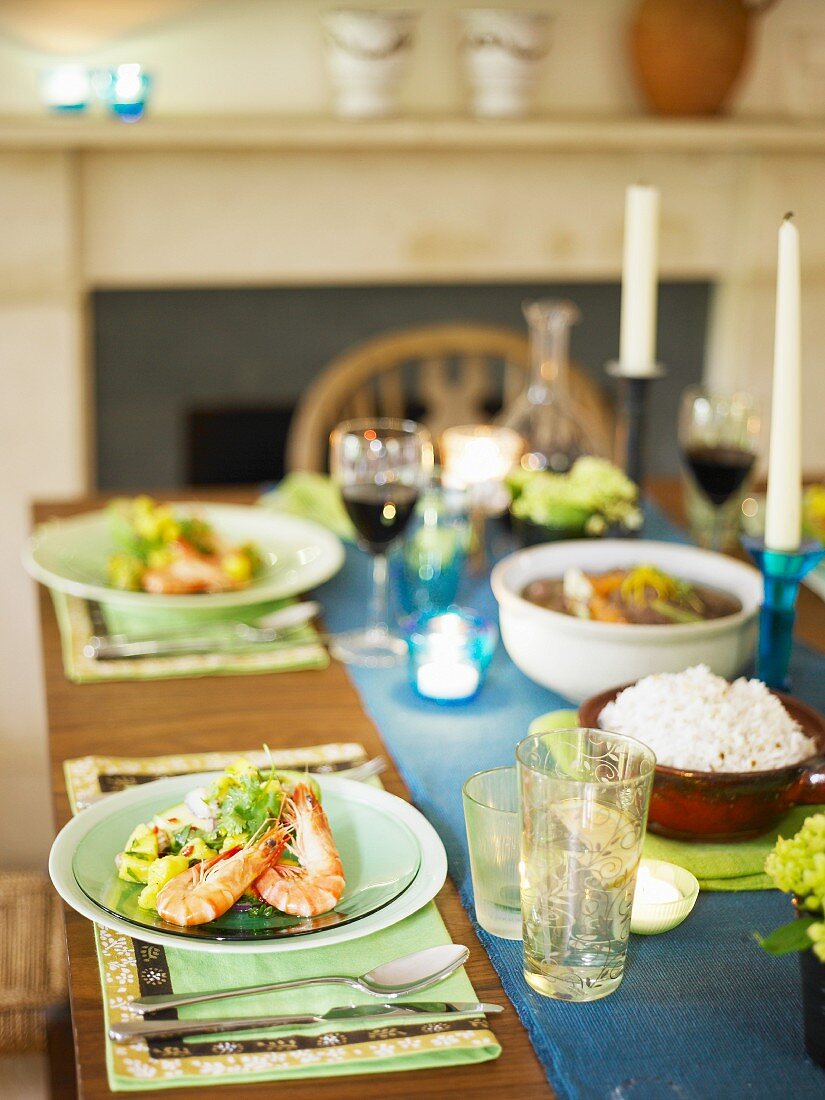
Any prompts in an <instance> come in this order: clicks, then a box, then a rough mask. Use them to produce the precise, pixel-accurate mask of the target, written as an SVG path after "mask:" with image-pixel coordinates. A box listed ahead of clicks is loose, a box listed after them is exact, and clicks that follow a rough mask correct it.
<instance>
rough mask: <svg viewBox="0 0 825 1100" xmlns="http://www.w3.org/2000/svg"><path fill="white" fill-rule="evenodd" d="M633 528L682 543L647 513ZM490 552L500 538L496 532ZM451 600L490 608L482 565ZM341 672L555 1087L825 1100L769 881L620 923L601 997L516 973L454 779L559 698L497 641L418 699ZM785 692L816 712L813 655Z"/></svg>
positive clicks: (504, 760) (786, 906)
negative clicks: (776, 952) (769, 948)
mask: <svg viewBox="0 0 825 1100" xmlns="http://www.w3.org/2000/svg"><path fill="white" fill-rule="evenodd" d="M645 536H646V537H648V538H661V539H666V540H668V541H686V540H685V539H684V538H683V536H682V535H681V534H680V533H679V532H678V531H677V530H676V529H675V528H673V527H672V526H671V525H670V524H669V523H668V522H667V521H666V520H665V519H664V518H663V517H662V516H661V514H659V513H658V512H656V511H653V510H650V511H649V513H648V517H647V523H646V526H645ZM493 542H494V544H495V543H496V542H497V545H494V547H493V549H494V553H495V554H496V555H497V556H498V555H500V554H501V553H504V552H507V550H509V549H512V545H511V544H509V543H508V542H507V540H506V538H505V536H503V535H499V536H495V537H494V540H493ZM369 576H370V571H369V560H368V559H367V557H366V555H364V554H362V553H361V552H360V551H358V550H355V549H353V548H352V547H350V548H348V551H347V560H346V563H345V566H344V569H343V572H342V573H341V574H339V575H338V577H336V578H335V579H334V580H332V581H330V582H329V583H328V584H326V585H325V586H323V588H321V589H320V590H319V597H320V599H321V600H322V601H323V604H324V607H325V615H326V620H327V624H328V626H329V628H330V629H331V630H333V631H337V630H343V629H349V628H351V627H353V626H355V625H357V624H358V623H359V622H362V621H363V617H364V609H365V607H366V599H367V593H368V591H369ZM459 602H460V603H462V604H464V605H465V606H470V607H473V608H475V610H477V611H480V612H481V613H482V614H485V615H488V616H490V617H492V618H496V619H497V613H496V604H495V600H494V598H493V595H492V592H491V590H490V586H489V582H488V580H487V579H486V578H482V579H475V580H473V579H472V578H465V582H464V583H463V585H462V590H461V591H460V593H459ZM349 672H350V674H351V677H352V679H353V681H354V683H355V686H356V687H357V689H358V691H359V693H360V695H361V698H362V700H363V703H364V707H365V709H366V711H367V713H368V714H369V715H370V716H371V718H372V719H373V721H374V722H375V724H376V725H377V727H378V729H379V730H380V731H381V736H382V737H383V739H384V741H385V743H386V745H387V748H388V749H389V750H390V752H391V753H392V755H393V757H394V759H395V761H396V763H397V765H398V767H399V770H400V772H401V774H402V775H403V777H404V780H405V782H406V783H407V786H408V787H409V789H410V793H411V794H412V797H413V799H414V801H415V803H416V805H417V806H418V807H419V809H421V811H422V812H423V813H424V814H425V815H426V816H427V817H428V818H429V820H430V821H431V822H432V824H433V825H434V827H435V828H436V830H437V831H438V833H439V835H440V836H441V838H442V840H443V842H444V845H445V847H446V849H447V855H448V859H449V868H450V876H451V878H452V879H453V881H454V882H455V884H456V886H457V887H458V890H459V893H460V896H461V900H462V903H463V904H464V906H465V907H466V909H467V911H468V913H469V915H470V918H471V920H472V921H473V923H474V925H475V927H476V931H477V932H478V935H479V937H480V939H481V941H482V943H483V944H484V946H485V948H486V949H487V952H488V954H489V956H490V959H491V961H492V963H493V966H494V967H495V969H496V971H497V972H498V974H499V976H500V978H501V981H502V984H503V986H504V989H505V992H506V993H507V995H508V997H509V998H510V1000H511V1001H512V1002H513V1004H514V1005H515V1008H516V1010H517V1012H518V1014H519V1017H520V1018H521V1020H522V1023H523V1024H524V1026H525V1028H526V1029H527V1031H528V1034H529V1036H530V1039H531V1041H532V1043H533V1046H534V1048H535V1050H536V1053H537V1055H538V1057H539V1059H540V1060H541V1062H542V1064H543V1066H544V1068H545V1070H546V1072H547V1076H548V1079H549V1081H550V1083H551V1085H552V1087H553V1089H554V1090H555V1092H556V1093H557V1094H558V1095H559V1096H560V1097H562V1098H564V1100H658V1098H660V1097H662V1098H664V1097H672V1098H673V1100H703V1098H708V1100H711V1098H716V1097H720V1096H729V1097H731V1100H738V1098H739V1097H742V1096H747V1097H753V1098H764V1100H777V1098H778V1097H785V1096H789V1097H790V1096H793V1097H794V1098H795V1100H807V1098H808V1097H810V1098H812V1100H813V1098H814V1097H816V1098H818V1100H822V1098H823V1097H825V1072H823V1071H822V1070H820V1069H818V1068H817V1067H816V1066H815V1065H814V1064H813V1063H812V1062H811V1061H810V1060H809V1059H808V1058H807V1057H806V1056H805V1053H804V1047H803V1039H802V1012H801V987H800V977H799V962H798V959H797V958H796V956H793V955H791V956H786V957H784V958H779V959H775V958H771V957H769V956H767V955H766V954H765V953H764V952H762V951H761V949H760V948H759V947H758V945H757V944H756V942H755V941H754V939H753V935H752V933H753V932H754V931H759V932H761V933H765V932H768V931H769V930H770V929H772V928H774V927H775V926H776V925H778V924H782V923H784V922H785V921H787V920H789V919H790V918H791V916H792V911H791V906H790V902H789V899H788V897H787V896H786V895H784V894H780V893H778V892H774V891H761V892H743V893H715V894H710V893H705V892H703V893H701V894H700V896H699V899H698V901H697V904H696V908H695V910H694V912H693V914H692V915H691V917H690V918H689V919H688V920H687V921H686V922H685V923H684V924H683V925H682V926H681V927H680V928H679V930H678V932H674V933H671V934H666V935H662V936H648V937H642V936H631V939H630V947H629V951H628V966H627V971H626V975H625V978H624V981H623V982H622V984H621V986H620V987H619V989H618V990H617V991H616V992H615V993H614V994H612V995H611V996H610V997H608V998H606V999H604V1000H601V1001H595V1002H592V1003H590V1004H571V1003H562V1002H557V1001H553V1000H550V999H546V998H543V997H540V996H539V995H538V994H536V993H535V992H534V991H533V990H532V989H531V988H530V987H529V986H528V985H527V983H526V982H525V980H524V976H523V973H522V957H521V944H520V943H517V942H512V941H507V940H502V939H498V938H497V937H494V936H490V935H489V934H488V933H486V932H484V931H483V930H482V929H479V928H478V926H477V925H476V924H475V912H474V909H473V891H472V882H471V879H470V868H469V860H468V855H467V843H466V837H465V832H464V814H463V808H462V801H461V787H462V784H463V782H464V780H465V779H466V778H467V777H468V776H469V775H471V774H472V773H473V772H476V771H479V770H482V769H485V768H492V767H497V766H499V765H502V764H510V763H512V762H513V759H514V748H515V745H516V743H517V742H518V741H519V740H520V739H521V738H522V737H524V736H525V735H526V732H527V727H528V726H529V724H530V722H531V721H532V719H533V718H535V717H536V716H537V715H539V714H543V713H544V712H546V711H549V710H554V709H556V708H557V707H562V706H569V705H570V704H569V703H568V702H567V701H566V700H564V699H562V698H561V697H560V696H558V695H556V694H554V693H553V692H551V691H548V690H547V689H545V688H542V687H539V686H538V685H537V684H534V683H533V682H532V681H531V680H528V679H527V677H525V676H524V675H523V674H522V673H521V672H520V671H519V670H518V669H517V668H516V667H515V665H514V664H513V663H512V661H511V660H510V659H509V657H508V656H507V654H506V653H505V651H504V647H503V646H499V649H498V652H497V654H496V657H495V660H494V662H493V664H492V666H491V669H490V673H489V678H488V681H487V683H486V685H485V686H484V689H483V691H482V692H481V693H480V695H479V697H478V698H477V699H475V700H473V701H472V702H471V703H469V704H468V705H466V706H455V707H443V706H439V705H438V704H436V703H431V702H428V701H427V700H424V699H421V698H420V697H419V696H417V695H416V694H415V693H414V692H413V689H412V687H411V686H410V685H409V683H408V680H407V670H406V667H405V666H403V665H402V666H399V667H396V668H392V669H381V670H373V669H358V668H350V669H349ZM792 676H793V681H794V691H795V694H797V695H799V696H800V697H801V698H802V699H804V700H806V701H807V702H809V703H811V704H812V705H813V706H816V707H818V708H819V709H823V710H825V658H823V657H822V656H821V655H818V654H816V653H815V652H813V651H812V650H810V649H808V648H807V647H804V646H801V645H800V646H797V647H796V649H795V652H794V657H793V662H792Z"/></svg>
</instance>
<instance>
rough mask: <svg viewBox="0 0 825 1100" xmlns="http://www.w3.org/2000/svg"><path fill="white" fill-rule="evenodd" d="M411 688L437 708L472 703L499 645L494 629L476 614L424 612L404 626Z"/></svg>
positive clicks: (450, 610)
mask: <svg viewBox="0 0 825 1100" xmlns="http://www.w3.org/2000/svg"><path fill="white" fill-rule="evenodd" d="M403 626H404V631H405V633H406V635H407V645H408V646H409V651H410V666H409V668H410V683H411V684H412V687H413V689H414V690H415V691H416V692H417V693H418V694H419V695H421V696H423V698H425V699H431V700H433V701H434V702H436V703H447V704H455V703H468V702H469V701H470V700H471V699H473V698H474V697H475V696H476V695H477V694H478V692H479V691H480V690H481V687H482V685H483V683H484V679H485V677H486V675H487V669H488V667H489V665H490V661H492V659H493V654H494V653H495V650H496V645H497V643H498V630H497V629H496V627H495V625H494V624H493V623H492V622H491V621H490V620H489V619H485V618H484V617H483V616H482V615H478V614H477V613H476V612H475V611H470V610H468V609H466V608H461V607H450V608H448V609H447V610H446V611H426V612H424V614H422V615H418V616H413V617H412V618H410V619H408V620H406V622H405V623H404V624H403Z"/></svg>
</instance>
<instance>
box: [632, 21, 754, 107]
mask: <svg viewBox="0 0 825 1100" xmlns="http://www.w3.org/2000/svg"><path fill="white" fill-rule="evenodd" d="M772 2H773V0H761V3H760V2H757V3H754V2H753V0H751V2H750V3H748V2H746V0H640V2H639V4H638V6H637V8H636V11H635V13H634V15H633V16H632V18H631V23H630V53H631V58H632V60H633V68H634V72H635V76H636V81H637V83H638V85H639V88H640V90H641V92H642V95H643V96H644V98H645V100H646V101H647V104H648V106H649V107H650V108H651V110H653V111H655V112H657V113H658V114H663V115H709V114H715V113H716V112H718V111H721V110H722V108H723V107H724V105H725V103H726V101H727V100H728V98H729V96H730V95H731V93H732V92H733V90H734V87H735V86H736V81H737V79H738V78H739V76H740V75H741V73H742V70H743V68H744V66H745V62H746V61H747V58H748V53H749V50H750V44H751V32H752V29H753V16H754V14H755V13H756V12H758V11H764V10H765V9H766V8H767V7H769V6H770V4H771V3H772Z"/></svg>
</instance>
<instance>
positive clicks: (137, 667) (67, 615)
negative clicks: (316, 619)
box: [51, 590, 329, 684]
mask: <svg viewBox="0 0 825 1100" xmlns="http://www.w3.org/2000/svg"><path fill="white" fill-rule="evenodd" d="M51 596H52V602H53V603H54V610H55V614H56V615H57V624H58V627H59V628H60V641H61V646H62V651H63V669H64V671H65V673H66V676H67V677H68V678H69V679H70V680H72V681H74V683H76V684H85V683H99V682H100V681H102V680H162V679H170V678H174V677H179V678H184V677H191V676H235V675H244V674H247V675H248V674H250V673H256V672H257V673H261V672H294V671H296V670H299V669H307V668H326V666H327V665H328V664H329V654H328V653H327V651H326V650H325V649H324V647H323V646H322V645H321V644H320V642H319V641H318V635H317V634H316V633H315V631H314V630H313V628H312V627H311V626H306V627H303V628H302V629H301V630H300V631H296V633H295V644H294V645H291V646H289V647H284V644H283V643H282V642H277V643H274V644H272V645H260V646H257V645H256V646H255V647H254V648H252V647H250V648H248V649H244V650H234V651H224V652H221V651H218V650H216V651H215V652H214V653H181V654H175V655H172V656H167V657H129V658H126V659H120V660H108V661H107V660H96V659H95V658H94V657H86V656H85V655H84V653H83V647H84V646H85V645H86V643H87V642H88V641H89V639H90V638H91V636H92V635H93V634H96V633H98V631H97V630H96V629H95V627H94V624H93V623H92V618H91V612H90V609H89V604H88V602H87V601H86V600H81V599H78V597H77V596H68V595H66V594H65V593H64V592H56V591H54V590H52V591H51Z"/></svg>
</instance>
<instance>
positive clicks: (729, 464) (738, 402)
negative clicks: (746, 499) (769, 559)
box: [679, 388, 761, 550]
mask: <svg viewBox="0 0 825 1100" xmlns="http://www.w3.org/2000/svg"><path fill="white" fill-rule="evenodd" d="M760 429H761V420H760V416H759V409H758V407H757V405H756V403H755V402H754V400H753V398H752V397H750V396H749V395H748V394H746V393H731V394H722V393H708V392H707V391H706V390H703V389H699V388H691V389H689V390H686V391H685V393H684V394H683V395H682V406H681V411H680V414H679V447H680V449H681V452H682V459H683V461H684V463H685V466H686V467H687V469H688V471H689V472H690V474H691V476H692V478H693V480H694V482H695V483H696V485H697V486H698V487H699V490H700V492H701V493H702V495H703V496H704V497H705V498H706V500H707V501H708V502H709V503H710V505H711V507H712V508H713V515H714V520H713V525H712V527H711V532H710V545H711V549H713V550H721V549H722V542H723V514H722V513H723V509H724V506H725V505H726V504H727V503H728V501H729V500H731V499H732V498H733V497H734V496H736V495H737V494H739V493H740V492H741V490H742V487H743V486H744V484H745V482H746V481H747V479H748V477H749V475H750V473H751V471H752V470H753V467H754V463H755V462H756V452H757V448H758V445H759V432H760Z"/></svg>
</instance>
